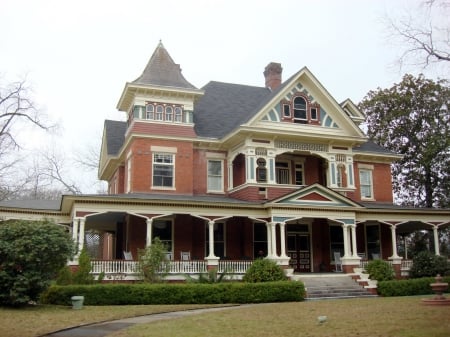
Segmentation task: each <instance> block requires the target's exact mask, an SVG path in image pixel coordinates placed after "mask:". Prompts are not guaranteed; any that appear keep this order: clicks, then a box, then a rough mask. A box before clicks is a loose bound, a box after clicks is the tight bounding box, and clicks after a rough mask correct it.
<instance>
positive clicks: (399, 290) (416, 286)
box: [377, 276, 450, 297]
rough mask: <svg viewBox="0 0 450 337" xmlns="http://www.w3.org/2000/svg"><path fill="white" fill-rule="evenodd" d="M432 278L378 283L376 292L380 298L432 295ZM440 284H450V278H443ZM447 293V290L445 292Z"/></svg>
mask: <svg viewBox="0 0 450 337" xmlns="http://www.w3.org/2000/svg"><path fill="white" fill-rule="evenodd" d="M435 282H436V280H435V278H434V277H423V278H416V279H409V280H394V281H382V282H378V285H377V291H378V295H380V296H386V297H389V296H415V295H429V294H433V291H432V290H431V286H430V284H431V283H435ZM442 282H447V283H449V284H450V276H446V277H444V278H443V280H442ZM447 291H448V290H447Z"/></svg>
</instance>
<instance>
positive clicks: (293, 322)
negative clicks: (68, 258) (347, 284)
mask: <svg viewBox="0 0 450 337" xmlns="http://www.w3.org/2000/svg"><path fill="white" fill-rule="evenodd" d="M421 298H423V296H421V297H395V298H393V297H390V298H369V299H346V300H326V301H307V302H295V303H281V304H278V303H276V304H264V305H256V306H253V307H246V308H240V309H236V310H226V311H223V312H217V313H208V314H202V315H198V316H197V315H196V316H190V317H185V318H180V319H175V320H170V321H158V322H155V323H150V324H142V325H135V326H133V327H131V328H129V329H127V330H121V331H118V332H115V333H114V334H113V335H111V337H113V336H114V337H144V336H145V337H151V336H158V337H169V336H173V337H175V336H176V337H180V336H183V337H190V336H192V337H194V336H195V337H203V336H205V337H206V336H221V337H238V336H239V337H241V336H245V337H253V336H254V337H272V336H273V337H283V336H302V337H310V336H327V337H351V336H364V337H388V336H402V337H406V336H408V337H424V336H426V337H428V336H430V337H431V336H433V337H448V336H450V306H447V307H444V306H442V307H431V306H425V305H422V304H421ZM321 315H326V316H327V321H326V322H325V323H322V324H320V323H318V319H317V317H318V316H321Z"/></svg>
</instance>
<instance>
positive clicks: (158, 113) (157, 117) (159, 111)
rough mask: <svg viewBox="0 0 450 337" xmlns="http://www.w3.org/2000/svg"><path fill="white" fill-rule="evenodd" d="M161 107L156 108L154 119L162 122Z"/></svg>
mask: <svg viewBox="0 0 450 337" xmlns="http://www.w3.org/2000/svg"><path fill="white" fill-rule="evenodd" d="M163 110H164V109H163V107H162V105H157V106H156V116H155V119H156V120H158V121H162V120H163Z"/></svg>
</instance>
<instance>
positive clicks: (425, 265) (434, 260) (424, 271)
mask: <svg viewBox="0 0 450 337" xmlns="http://www.w3.org/2000/svg"><path fill="white" fill-rule="evenodd" d="M449 272H450V266H449V263H448V261H447V259H446V258H445V257H443V256H438V255H435V254H432V253H430V252H429V251H422V252H419V253H418V254H417V255H416V256H415V257H414V258H413V265H412V266H411V270H410V275H411V277H412V278H420V277H434V276H436V275H437V274H440V275H442V276H443V275H448V274H449Z"/></svg>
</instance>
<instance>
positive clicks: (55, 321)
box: [0, 305, 208, 337]
mask: <svg viewBox="0 0 450 337" xmlns="http://www.w3.org/2000/svg"><path fill="white" fill-rule="evenodd" d="M205 307H208V305H127V306H124V305H118V306H85V307H83V309H82V310H73V309H72V307H65V306H57V305H38V306H30V307H26V308H20V309H11V308H5V307H0V336H1V337H34V336H40V335H43V334H46V333H49V332H53V331H56V330H60V329H64V328H68V327H74V326H79V325H84V324H89V323H95V322H102V321H108V320H114V319H120V318H126V317H134V316H140V315H146V314H154V313H160V312H170V311H178V310H187V309H195V308H205Z"/></svg>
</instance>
